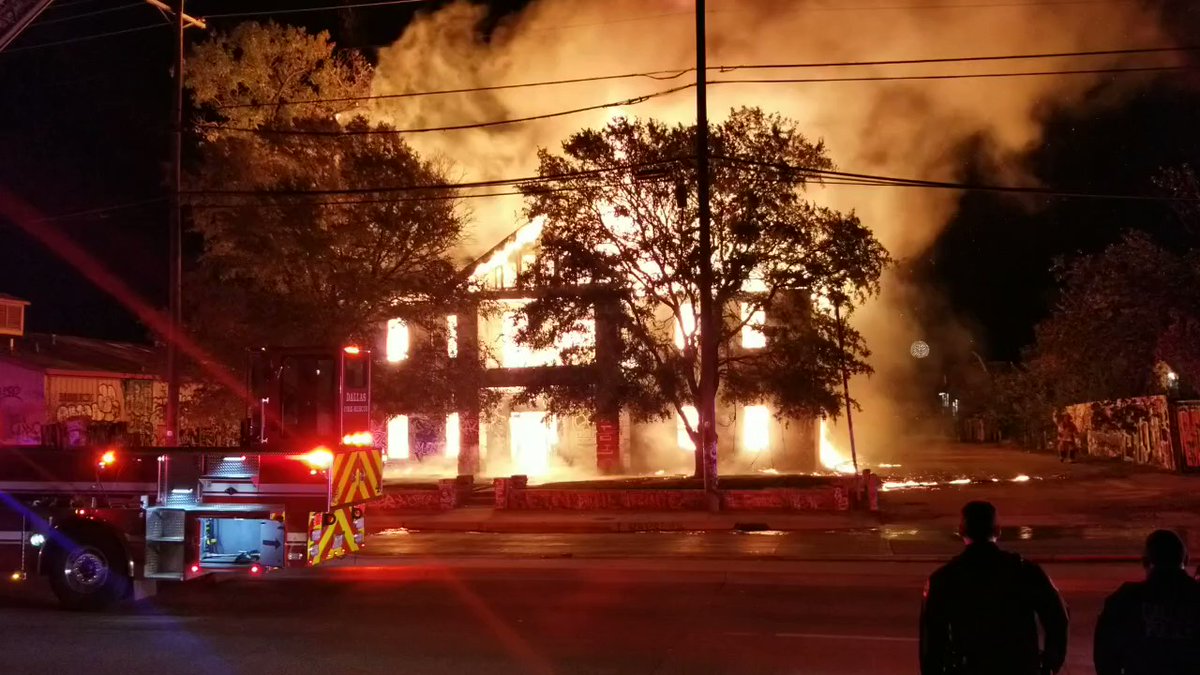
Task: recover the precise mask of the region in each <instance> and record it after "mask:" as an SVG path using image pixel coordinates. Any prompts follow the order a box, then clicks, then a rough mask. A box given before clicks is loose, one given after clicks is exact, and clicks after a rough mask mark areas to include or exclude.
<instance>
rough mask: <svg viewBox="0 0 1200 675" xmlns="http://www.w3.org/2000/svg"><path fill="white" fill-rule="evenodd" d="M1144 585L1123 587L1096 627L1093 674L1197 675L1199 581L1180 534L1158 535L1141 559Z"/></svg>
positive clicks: (1163, 532)
mask: <svg viewBox="0 0 1200 675" xmlns="http://www.w3.org/2000/svg"><path fill="white" fill-rule="evenodd" d="M1142 565H1143V566H1144V567H1145V568H1146V580H1145V581H1139V582H1133V583H1127V584H1123V585H1122V586H1121V587H1120V588H1118V589H1117V592H1115V593H1113V594H1112V595H1110V596H1109V597H1108V600H1107V601H1105V603H1104V610H1103V611H1101V613H1100V619H1099V620H1098V621H1097V622H1096V639H1095V643H1094V646H1093V651H1092V656H1093V658H1094V659H1095V663H1096V673H1097V675H1183V674H1184V673H1191V674H1193V675H1194V674H1195V673H1200V582H1198V581H1196V580H1195V579H1193V578H1192V577H1190V576H1188V573H1187V572H1186V571H1185V570H1184V566H1186V565H1187V549H1186V547H1185V546H1184V544H1183V540H1181V539H1180V538H1179V535H1177V534H1175V533H1174V532H1171V531H1169V530H1157V531H1155V532H1153V533H1152V534H1151V535H1150V536H1149V537H1147V538H1146V549H1145V552H1144V553H1143V555H1142Z"/></svg>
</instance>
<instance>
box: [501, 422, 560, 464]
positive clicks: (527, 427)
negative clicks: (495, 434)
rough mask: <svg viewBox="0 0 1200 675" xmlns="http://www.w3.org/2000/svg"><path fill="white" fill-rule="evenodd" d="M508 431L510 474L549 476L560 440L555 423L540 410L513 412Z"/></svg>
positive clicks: (556, 423)
mask: <svg viewBox="0 0 1200 675" xmlns="http://www.w3.org/2000/svg"><path fill="white" fill-rule="evenodd" d="M508 430H509V431H508V434H509V435H508V439H509V440H508V442H509V449H510V451H511V452H512V467H513V471H514V472H516V473H519V474H523V475H526V476H545V475H546V474H548V473H550V460H551V456H552V455H553V454H554V452H555V447H556V446H557V445H558V440H559V438H558V420H557V419H555V418H554V417H553V416H551V415H548V414H546V413H545V412H543V411H539V410H534V411H528V412H514V413H511V414H510V415H509V416H508Z"/></svg>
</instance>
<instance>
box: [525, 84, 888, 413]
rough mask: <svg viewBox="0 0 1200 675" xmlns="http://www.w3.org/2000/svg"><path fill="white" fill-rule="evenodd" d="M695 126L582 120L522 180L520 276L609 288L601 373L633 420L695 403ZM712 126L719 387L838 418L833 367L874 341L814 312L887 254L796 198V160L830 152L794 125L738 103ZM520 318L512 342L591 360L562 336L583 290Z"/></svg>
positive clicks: (810, 162) (867, 283)
mask: <svg viewBox="0 0 1200 675" xmlns="http://www.w3.org/2000/svg"><path fill="white" fill-rule="evenodd" d="M695 133H696V130H695V127H694V126H687V125H676V126H669V125H666V124H663V123H660V122H657V121H653V120H648V121H640V120H637V121H635V120H629V119H618V120H615V121H613V122H611V123H610V124H609V125H608V126H606V127H604V128H601V129H586V130H583V131H580V132H578V133H576V134H574V135H572V136H571V137H570V138H568V139H567V140H566V141H565V142H564V143H563V145H562V151H561V153H552V152H550V151H548V150H542V151H541V152H540V154H539V160H540V175H541V176H543V177H550V178H551V179H550V180H548V181H547V182H545V183H540V184H538V185H536V186H531V187H528V188H526V190H525V192H526V196H527V204H528V206H527V215H528V217H529V218H530V219H536V220H538V221H541V222H542V223H543V231H542V236H541V240H540V247H541V251H540V255H539V257H538V259H537V263H536V265H535V269H534V270H533V271H532V273H531V274H529V275H528V276H527V278H526V283H529V284H531V285H533V286H537V287H543V288H551V289H553V288H569V289H580V288H590V289H592V290H594V291H597V292H599V293H600V296H601V297H607V298H609V305H608V306H609V308H610V309H608V310H601V311H608V312H609V315H608V316H607V317H606V319H605V320H604V321H602V322H600V326H601V331H602V332H603V326H606V325H607V326H609V327H610V328H611V330H613V331H616V332H617V333H618V334H619V338H620V339H617V340H613V341H612V342H613V343H614V344H615V345H617V347H616V349H618V350H619V353H617V354H615V355H614V358H613V360H612V366H613V369H614V372H612V373H608V372H606V373H605V377H616V378H618V381H619V384H618V385H617V386H616V390H617V398H618V399H619V403H620V404H622V405H624V406H626V407H627V408H629V409H631V410H632V411H633V412H634V413H635V414H636V415H638V416H639V417H642V418H654V417H662V416H667V415H671V414H672V413H675V414H681V413H682V409H683V407H684V406H687V405H692V406H696V405H697V397H698V390H699V387H698V380H699V367H700V361H699V353H698V352H699V350H698V333H697V331H695V330H694V329H693V328H694V326H696V325H698V323H699V320H698V312H699V295H698V289H699V283H698V277H699V272H698V270H699V240H698V236H697V222H698V221H697V217H698V213H697V199H696V194H695V185H696V170H695V166H694V163H693V161H692V157H694V148H695ZM710 135H711V146H710V147H711V149H712V150H711V152H712V155H713V157H714V162H713V167H712V174H711V175H712V199H711V204H712V236H713V248H714V262H713V265H714V279H713V295H714V306H715V307H717V308H720V314H721V317H720V321H719V323H720V326H719V342H720V344H721V345H722V347H721V350H720V359H719V364H718V366H719V367H718V369H719V373H720V377H721V378H722V381H723V386H722V389H721V391H722V396H723V397H724V398H725V399H726V400H728V401H731V402H744V403H766V404H770V405H772V406H773V407H774V408H775V410H776V411H777V412H779V413H780V414H787V415H791V414H797V415H800V414H819V413H826V414H836V413H837V411H838V410H839V409H840V406H841V403H842V402H841V395H840V382H841V370H840V368H841V367H842V365H843V363H845V364H846V366H847V367H848V368H849V370H850V372H852V373H863V372H868V371H869V367H868V366H867V364H866V362H865V357H866V356H867V354H868V352H867V349H866V346H865V345H864V343H863V341H862V338H861V336H860V335H859V334H858V333H857V332H855V331H854V330H853V329H851V328H850V327H848V326H845V327H844V330H845V345H846V349H845V351H844V352H843V350H841V349H840V348H839V340H838V326H837V324H836V323H835V321H834V318H833V316H832V315H831V313H830V312H828V311H825V310H824V309H821V310H817V311H814V298H829V297H840V298H841V311H842V316H843V318H844V317H845V315H846V314H848V313H849V312H850V311H851V310H852V307H853V304H854V302H856V301H860V300H862V299H863V298H865V297H866V296H869V295H871V294H873V293H875V292H876V291H877V289H878V284H879V276H880V274H881V272H882V271H883V269H884V267H885V266H886V265H887V264H888V255H887V253H886V252H885V251H884V249H883V248H882V246H881V245H880V244H879V242H878V241H876V239H875V238H874V237H873V236H872V234H871V232H870V231H869V230H868V229H867V228H866V227H864V226H863V225H862V224H861V223H860V222H859V220H858V218H857V217H855V216H854V214H852V213H850V214H846V213H839V212H837V211H834V210H831V209H827V208H823V207H820V206H817V205H815V204H813V203H812V202H811V201H808V200H806V199H805V198H804V196H803V191H804V189H805V188H806V186H807V184H808V180H809V179H808V177H807V175H806V174H805V173H804V172H803V171H799V170H796V168H797V167H804V168H818V169H823V168H830V167H832V163H831V161H830V160H829V159H828V157H827V156H826V152H825V148H824V146H823V145H822V144H821V143H814V142H811V141H809V140H808V139H807V138H805V137H804V136H803V135H802V134H801V133H800V131H799V130H798V129H797V126H796V124H795V122H793V121H791V120H788V119H785V118H782V117H780V116H778V115H773V114H768V113H764V112H763V111H761V110H758V109H755V108H742V109H738V110H735V111H733V112H732V114H731V115H730V117H729V118H728V120H726V121H725V122H723V123H721V124H719V125H713V126H712V127H711V129H710ZM602 304H603V303H602ZM818 304H819V303H818ZM519 315H520V320H521V322H522V324H523V328H522V330H521V332H520V338H521V339H522V340H523V341H525V342H526V343H527V344H528V345H530V346H531V347H533V348H539V349H546V348H550V347H554V346H556V345H557V346H558V347H559V348H560V352H561V358H562V359H563V360H564V361H565V362H567V363H578V364H583V363H587V362H590V361H591V360H592V359H593V358H594V357H595V354H594V350H592V349H591V348H590V347H588V346H586V344H587V343H583V344H584V346H580V344H581V343H580V342H579V341H578V340H573V338H572V336H573V335H575V334H577V333H578V331H579V330H581V329H583V328H584V327H585V326H586V323H587V322H588V321H590V320H591V319H592V318H593V315H594V310H593V304H592V298H591V297H582V296H581V295H579V294H577V293H576V294H572V293H564V294H553V293H549V294H547V293H542V294H538V297H537V298H536V299H535V300H533V301H532V302H530V303H528V304H526V305H524V306H523V307H522V308H521V310H520V312H519ZM677 327H681V328H680V329H679V330H678V332H680V333H681V334H682V335H681V336H680V337H682V348H681V347H679V346H677V344H676V333H677ZM743 335H745V336H746V340H747V342H746V343H745V346H743V342H742V340H743ZM598 338H599V339H600V340H601V341H603V340H604V336H603V335H601V336H598ZM564 345H567V346H566V347H564ZM570 345H574V346H570ZM756 345H761V346H756ZM524 395H525V396H526V397H527V398H534V397H546V398H547V400H548V401H549V403H550V405H551V407H552V408H553V409H555V410H559V411H575V412H580V411H590V410H592V409H593V406H594V404H595V402H596V401H595V398H594V397H595V395H596V392H595V391H593V390H591V389H589V388H586V387H570V386H563V385H561V384H553V383H546V384H543V385H535V386H533V387H530V388H529V389H528V390H527V391H526V392H525V394H524ZM691 431H692V432H693V434H694V433H695V431H696V430H695V429H694V428H693V429H691Z"/></svg>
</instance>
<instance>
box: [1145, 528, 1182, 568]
mask: <svg viewBox="0 0 1200 675" xmlns="http://www.w3.org/2000/svg"><path fill="white" fill-rule="evenodd" d="M1187 561H1188V554H1187V546H1185V545H1184V543H1183V540H1182V539H1180V538H1179V535H1178V534H1175V533H1174V532H1172V531H1170V530H1155V531H1153V532H1151V533H1150V536H1149V537H1146V549H1145V551H1144V552H1143V553H1142V565H1144V566H1145V567H1146V571H1148V572H1153V571H1155V570H1179V569H1183V568H1184V566H1186V565H1187Z"/></svg>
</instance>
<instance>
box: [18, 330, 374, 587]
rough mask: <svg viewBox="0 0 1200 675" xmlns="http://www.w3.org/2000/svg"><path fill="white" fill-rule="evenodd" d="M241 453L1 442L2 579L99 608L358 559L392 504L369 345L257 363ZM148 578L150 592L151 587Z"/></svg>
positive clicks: (270, 356) (283, 352)
mask: <svg viewBox="0 0 1200 675" xmlns="http://www.w3.org/2000/svg"><path fill="white" fill-rule="evenodd" d="M250 361H251V363H250V368H249V374H248V378H247V379H248V382H247V392H245V393H246V395H247V398H248V399H249V401H250V402H251V405H249V406H248V408H249V410H248V414H247V416H246V419H245V420H244V421H243V423H242V433H241V436H242V441H241V443H240V444H239V446H238V447H169V448H168V447H133V446H131V445H119V444H118V445H114V446H109V447H95V446H91V447H64V448H48V447H36V446H0V573H3V574H5V575H6V576H8V577H9V579H10V580H11V581H12V582H21V581H24V580H26V579H28V578H30V577H34V576H36V575H43V576H46V577H48V579H49V583H50V586H51V588H52V589H53V590H54V593H55V595H56V596H57V597H58V599H59V601H60V603H61V604H62V605H63V606H64V607H67V608H72V609H101V608H104V607H107V606H110V605H112V604H114V603H117V602H119V601H121V600H123V599H124V598H126V597H128V596H130V595H131V593H132V592H133V589H134V587H135V586H138V587H146V586H149V585H153V583H155V582H179V581H188V580H192V579H198V578H201V577H207V576H209V575H217V574H244V575H259V574H265V573H267V572H270V571H272V570H277V569H282V568H287V567H307V566H313V565H319V564H322V563H324V562H327V561H330V560H333V559H337V558H340V557H344V556H346V555H349V554H353V553H356V552H358V551H359V550H361V549H362V547H363V545H364V535H365V531H364V525H363V511H364V508H365V506H366V504H368V503H369V502H371V501H372V500H374V499H376V498H378V497H380V496H381V495H382V486H383V458H382V456H381V454H380V452H379V450H377V449H375V448H374V447H372V445H373V444H372V435H371V432H370V425H369V421H370V416H369V415H370V406H371V385H370V382H371V377H370V375H371V359H370V353H369V352H368V351H367V350H365V349H358V348H356V347H344V348H333V349H298V348H287V349H262V350H256V351H254V352H253V353H252V355H251V359H250ZM146 582H151V583H150V584H147V583H146Z"/></svg>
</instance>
